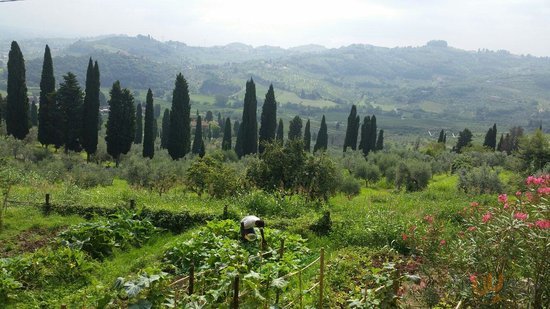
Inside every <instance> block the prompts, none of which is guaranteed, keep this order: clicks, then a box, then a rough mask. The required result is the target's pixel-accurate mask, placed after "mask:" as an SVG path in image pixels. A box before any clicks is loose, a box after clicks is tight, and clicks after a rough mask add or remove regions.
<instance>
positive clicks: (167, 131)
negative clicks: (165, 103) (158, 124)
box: [160, 109, 170, 149]
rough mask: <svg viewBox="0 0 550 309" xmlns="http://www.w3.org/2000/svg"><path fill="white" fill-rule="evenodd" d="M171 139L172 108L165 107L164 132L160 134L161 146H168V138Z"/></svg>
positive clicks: (164, 147)
mask: <svg viewBox="0 0 550 309" xmlns="http://www.w3.org/2000/svg"><path fill="white" fill-rule="evenodd" d="M169 139H170V110H169V109H165V110H164V114H163V115H162V132H161V136H160V148H163V149H167V148H168V140H169Z"/></svg>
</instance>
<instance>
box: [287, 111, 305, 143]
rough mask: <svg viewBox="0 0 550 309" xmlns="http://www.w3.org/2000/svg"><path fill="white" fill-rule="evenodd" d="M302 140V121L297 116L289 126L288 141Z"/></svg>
mask: <svg viewBox="0 0 550 309" xmlns="http://www.w3.org/2000/svg"><path fill="white" fill-rule="evenodd" d="M300 138H302V119H301V118H300V116H297V115H296V116H294V118H293V119H292V120H291V121H290V124H289V126H288V139H289V140H295V139H300Z"/></svg>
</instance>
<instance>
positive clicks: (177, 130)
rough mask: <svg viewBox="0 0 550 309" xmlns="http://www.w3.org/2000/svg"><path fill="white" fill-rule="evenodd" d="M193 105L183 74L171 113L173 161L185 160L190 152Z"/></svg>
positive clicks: (169, 149)
mask: <svg viewBox="0 0 550 309" xmlns="http://www.w3.org/2000/svg"><path fill="white" fill-rule="evenodd" d="M190 113H191V105H190V98H189V88H188V86H187V81H186V80H185V79H184V78H183V75H182V74H181V73H179V74H178V76H177V77H176V83H175V88H174V91H173V93H172V109H171V112H170V135H169V138H168V153H169V154H170V156H171V157H172V159H173V160H177V159H180V158H183V157H184V156H185V155H186V154H187V153H188V152H189V150H190V146H191V128H190V125H191V124H190Z"/></svg>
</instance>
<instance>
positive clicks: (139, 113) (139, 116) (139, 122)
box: [134, 103, 143, 144]
mask: <svg viewBox="0 0 550 309" xmlns="http://www.w3.org/2000/svg"><path fill="white" fill-rule="evenodd" d="M142 140H143V110H142V109H141V103H139V104H138V105H137V107H136V133H135V135H134V144H141V142H142Z"/></svg>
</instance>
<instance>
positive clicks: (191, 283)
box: [188, 264, 195, 295]
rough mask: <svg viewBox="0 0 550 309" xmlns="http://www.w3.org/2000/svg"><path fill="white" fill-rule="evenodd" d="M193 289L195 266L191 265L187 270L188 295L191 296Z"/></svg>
mask: <svg viewBox="0 0 550 309" xmlns="http://www.w3.org/2000/svg"><path fill="white" fill-rule="evenodd" d="M194 287H195V264H191V268H189V290H188V293H189V295H192V294H193V289H194Z"/></svg>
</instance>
